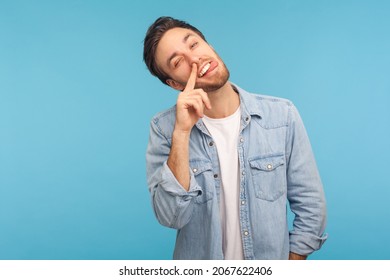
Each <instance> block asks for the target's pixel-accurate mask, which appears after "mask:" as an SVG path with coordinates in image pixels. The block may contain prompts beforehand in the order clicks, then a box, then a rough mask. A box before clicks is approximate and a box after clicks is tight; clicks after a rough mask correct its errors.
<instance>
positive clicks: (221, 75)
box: [195, 60, 230, 92]
mask: <svg viewBox="0 0 390 280" xmlns="http://www.w3.org/2000/svg"><path fill="white" fill-rule="evenodd" d="M220 61H221V63H220V64H219V67H220V71H219V72H218V73H216V74H215V75H214V76H213V77H212V80H211V81H197V82H196V83H195V88H201V89H203V90H204V91H205V92H213V91H217V90H219V89H220V88H221V87H223V86H224V85H225V84H226V83H227V81H228V80H229V77H230V72H229V70H228V69H227V67H226V65H225V63H223V62H222V60H220Z"/></svg>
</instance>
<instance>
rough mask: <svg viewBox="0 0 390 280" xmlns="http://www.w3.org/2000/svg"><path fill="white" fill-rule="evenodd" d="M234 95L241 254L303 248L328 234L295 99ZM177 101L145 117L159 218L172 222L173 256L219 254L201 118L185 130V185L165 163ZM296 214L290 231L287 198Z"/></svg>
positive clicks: (214, 177)
mask: <svg viewBox="0 0 390 280" xmlns="http://www.w3.org/2000/svg"><path fill="white" fill-rule="evenodd" d="M235 87H236V89H237V90H238V92H239V96H240V107H241V128H240V136H239V141H238V143H237V150H238V155H239V161H240V162H239V163H240V164H239V166H240V167H239V168H240V201H239V202H237V203H239V213H240V226H241V233H242V245H243V250H244V257H245V259H248V260H251V259H288V255H289V252H290V251H291V252H294V253H297V254H301V255H308V254H310V253H312V252H313V251H315V250H318V249H319V248H320V247H321V245H322V244H323V243H324V241H325V240H326V235H324V229H325V223H326V206H325V198H324V193H323V188H322V184H321V180H320V176H319V173H318V170H317V167H316V163H315V160H314V157H313V153H312V150H311V146H310V142H309V139H308V136H307V134H306V131H305V128H304V125H303V123H302V120H301V118H300V116H299V113H298V111H297V110H296V108H295V107H294V105H293V104H292V103H291V102H290V101H288V100H285V99H281V98H275V97H269V96H263V95H257V94H250V93H247V92H245V91H244V90H242V89H241V88H239V87H237V86H235ZM175 116H176V108H175V106H174V107H172V108H171V109H169V110H167V111H164V112H162V113H159V114H157V115H156V116H155V117H154V118H153V119H152V121H151V129H150V138H149V144H148V148H147V153H146V162H147V180H148V185H149V191H150V194H151V199H152V205H153V209H154V213H155V215H156V217H157V219H158V221H159V222H160V223H161V224H162V225H164V226H167V227H170V228H175V229H177V238H176V245H175V250H174V256H173V257H174V259H224V255H223V251H222V232H221V221H220V212H219V197H220V191H221V189H220V188H221V181H220V176H219V173H220V169H219V161H218V154H217V149H216V146H215V145H214V142H213V139H212V137H211V136H210V134H209V133H208V131H207V129H206V127H205V126H204V124H203V122H202V119H199V121H198V122H197V123H196V125H195V126H194V127H193V129H192V131H191V137H190V155H189V156H190V170H189V171H188V172H190V176H191V178H190V188H189V191H188V192H187V191H185V190H184V189H183V187H181V185H180V184H179V183H178V181H177V180H176V178H175V177H174V175H173V173H172V172H171V170H170V169H169V167H168V166H167V159H168V155H169V151H170V147H171V141H172V132H173V129H174V124H175ZM288 202H289V204H290V208H291V210H292V212H293V213H294V214H295V218H294V221H293V228H292V230H291V231H290V232H289V229H288V223H287V205H288Z"/></svg>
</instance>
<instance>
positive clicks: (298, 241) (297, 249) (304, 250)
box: [290, 232, 328, 256]
mask: <svg viewBox="0 0 390 280" xmlns="http://www.w3.org/2000/svg"><path fill="white" fill-rule="evenodd" d="M327 238H328V235H327V234H324V235H322V236H321V237H319V236H316V235H314V234H310V233H302V232H299V233H297V232H290V252H293V253H296V254H299V255H303V256H307V255H310V254H311V253H313V252H314V251H316V250H319V249H320V248H321V246H322V244H324V242H325V241H326V239H327Z"/></svg>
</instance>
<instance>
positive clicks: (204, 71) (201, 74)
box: [199, 62, 211, 77]
mask: <svg viewBox="0 0 390 280" xmlns="http://www.w3.org/2000/svg"><path fill="white" fill-rule="evenodd" d="M210 65H211V64H210V62H209V63H207V64H206V65H205V66H204V67H203V69H202V71H200V73H199V77H203V75H204V74H205V73H206V72H207V70H209V68H210Z"/></svg>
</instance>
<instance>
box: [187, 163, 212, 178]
mask: <svg viewBox="0 0 390 280" xmlns="http://www.w3.org/2000/svg"><path fill="white" fill-rule="evenodd" d="M190 168H191V170H192V172H193V173H194V175H195V176H196V175H199V174H201V173H203V172H205V171H207V170H212V168H213V167H212V165H211V162H210V161H206V160H191V161H190Z"/></svg>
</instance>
